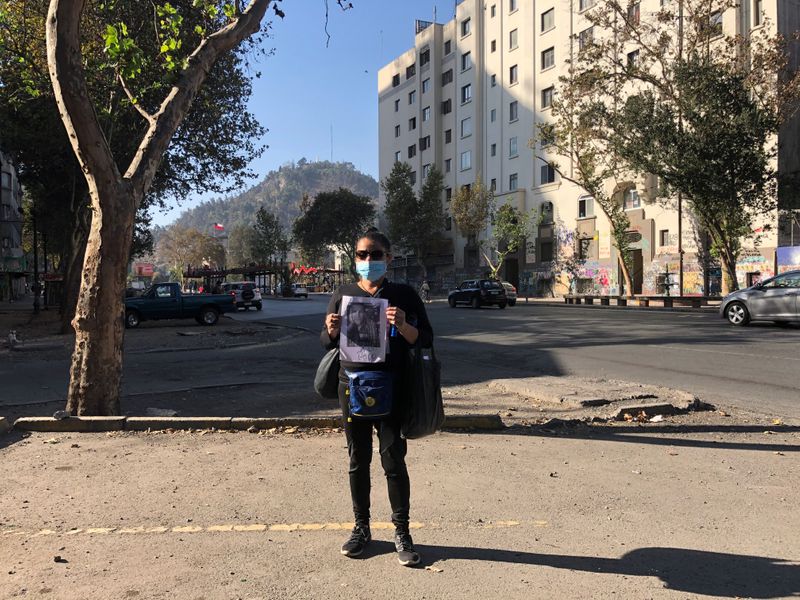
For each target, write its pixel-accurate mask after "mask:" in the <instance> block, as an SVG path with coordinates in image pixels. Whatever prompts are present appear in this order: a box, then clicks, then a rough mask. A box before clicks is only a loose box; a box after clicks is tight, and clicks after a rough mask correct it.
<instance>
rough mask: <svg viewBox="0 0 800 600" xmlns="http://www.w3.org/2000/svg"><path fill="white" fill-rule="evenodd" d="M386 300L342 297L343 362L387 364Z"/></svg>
mask: <svg viewBox="0 0 800 600" xmlns="http://www.w3.org/2000/svg"><path fill="white" fill-rule="evenodd" d="M388 307H389V301H388V300H386V299H385V298H362V297H356V296H342V309H341V316H342V329H341V334H340V336H339V352H340V353H341V360H344V361H350V362H360V363H381V362H385V361H386V341H387V337H386V309H387V308H388Z"/></svg>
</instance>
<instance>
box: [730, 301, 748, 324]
mask: <svg viewBox="0 0 800 600" xmlns="http://www.w3.org/2000/svg"><path fill="white" fill-rule="evenodd" d="M725 317H727V319H728V323H730V324H731V325H738V326H739V327H744V326H745V325H747V324H748V323H749V322H750V313H748V312H747V308H746V307H745V305H744V304H742V303H741V302H731V303H730V304H729V305H728V307H727V308H726V309H725Z"/></svg>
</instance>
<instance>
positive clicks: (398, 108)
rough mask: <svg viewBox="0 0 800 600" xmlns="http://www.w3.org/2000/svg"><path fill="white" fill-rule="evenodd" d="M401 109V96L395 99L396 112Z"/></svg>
mask: <svg viewBox="0 0 800 600" xmlns="http://www.w3.org/2000/svg"><path fill="white" fill-rule="evenodd" d="M399 110H400V98H398V99H397V100H395V101H394V112H398V111H399Z"/></svg>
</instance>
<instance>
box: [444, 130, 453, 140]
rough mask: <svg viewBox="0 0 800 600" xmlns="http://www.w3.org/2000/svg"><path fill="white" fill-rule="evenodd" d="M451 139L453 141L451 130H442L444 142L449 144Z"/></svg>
mask: <svg viewBox="0 0 800 600" xmlns="http://www.w3.org/2000/svg"><path fill="white" fill-rule="evenodd" d="M452 141H453V130H452V129H447V130H445V132H444V143H445V144H449V143H450V142H452Z"/></svg>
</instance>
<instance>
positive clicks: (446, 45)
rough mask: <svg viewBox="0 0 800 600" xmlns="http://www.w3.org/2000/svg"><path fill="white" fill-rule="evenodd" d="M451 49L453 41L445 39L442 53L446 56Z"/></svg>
mask: <svg viewBox="0 0 800 600" xmlns="http://www.w3.org/2000/svg"><path fill="white" fill-rule="evenodd" d="M452 51H453V43H452V42H451V41H450V40H445V43H444V55H445V56H447V55H448V54H450V53H451V52H452Z"/></svg>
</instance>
